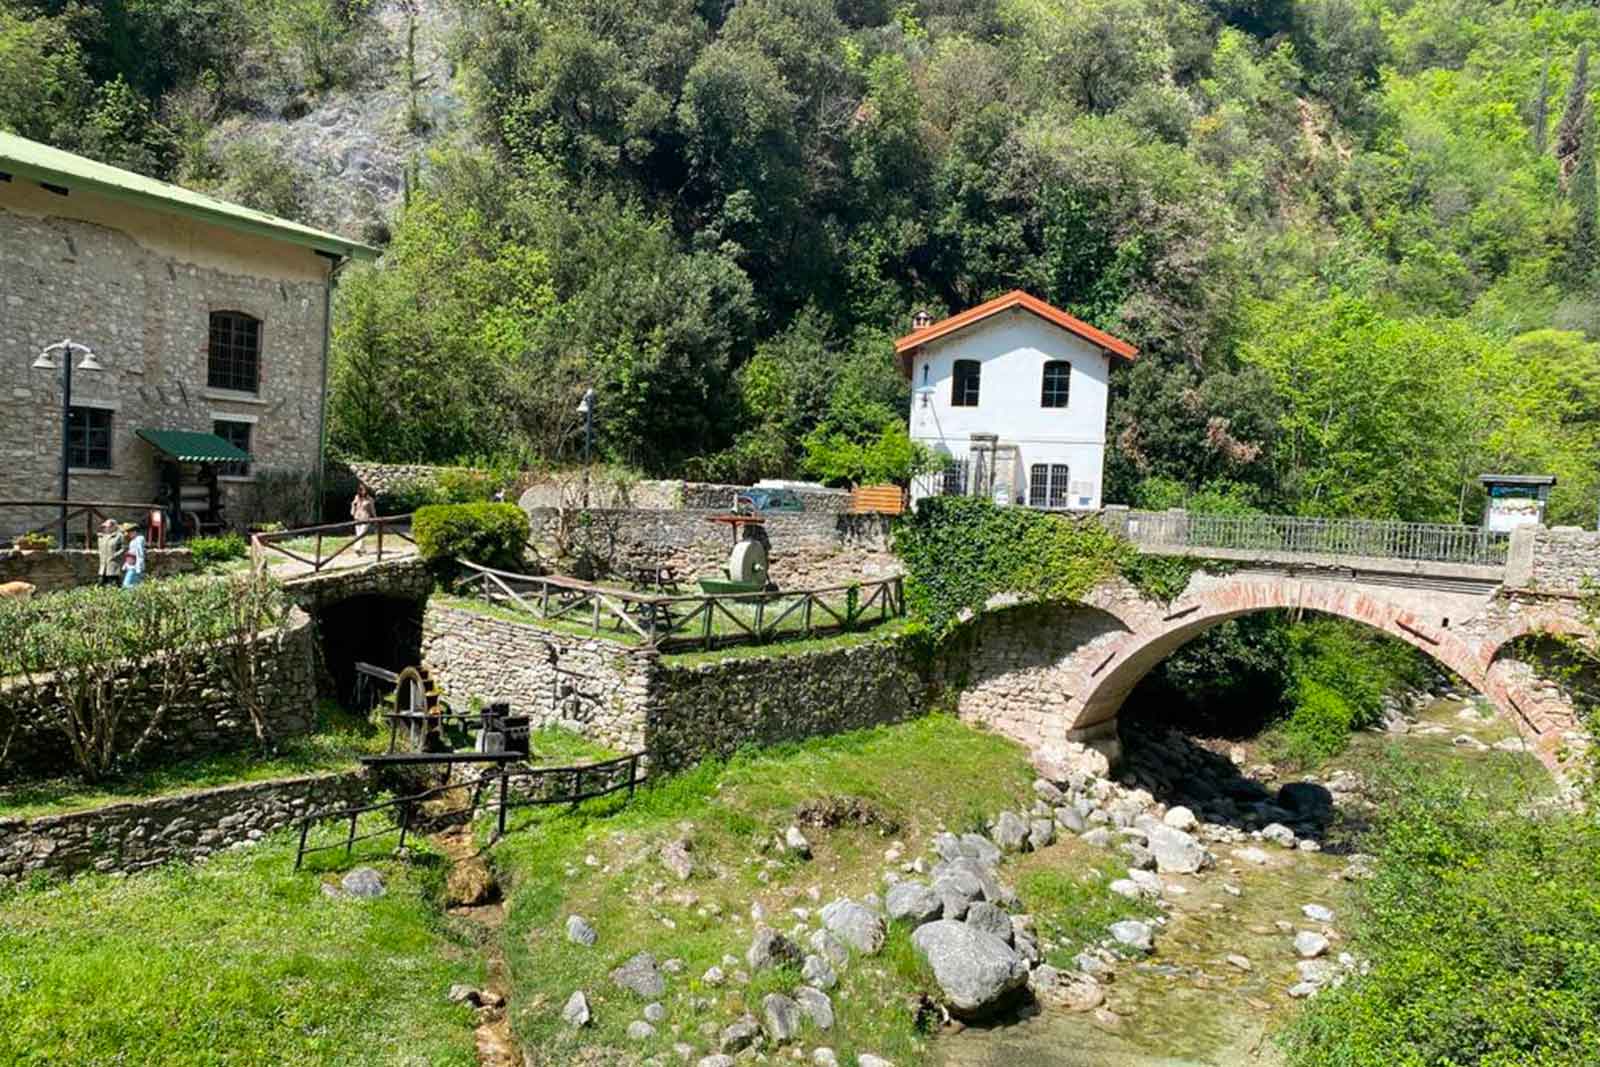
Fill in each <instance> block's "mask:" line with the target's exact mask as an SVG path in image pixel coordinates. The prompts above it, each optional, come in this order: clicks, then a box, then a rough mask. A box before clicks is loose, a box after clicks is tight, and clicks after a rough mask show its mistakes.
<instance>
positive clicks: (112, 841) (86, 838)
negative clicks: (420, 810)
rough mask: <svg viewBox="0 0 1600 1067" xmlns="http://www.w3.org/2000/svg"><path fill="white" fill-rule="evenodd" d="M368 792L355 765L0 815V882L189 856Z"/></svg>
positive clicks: (360, 799)
mask: <svg viewBox="0 0 1600 1067" xmlns="http://www.w3.org/2000/svg"><path fill="white" fill-rule="evenodd" d="M367 799H368V780H367V777H366V776H365V775H364V774H362V773H361V772H359V771H344V772H340V773H335V774H319V775H312V776H309V777H303V778H283V779H277V780H274V781H268V782H249V783H247V784H244V785H230V786H220V787H218V788H216V789H207V790H203V791H201V792H196V793H181V794H178V795H175V796H170V797H161V798H158V799H155V800H143V801H131V802H128V803H125V804H113V805H110V806H108V807H103V808H97V809H95V810H93V811H83V812H74V813H71V814H67V815H45V816H41V817H39V818H35V819H0V882H6V881H14V880H17V879H20V878H24V877H26V876H28V875H30V874H34V873H35V872H49V873H52V874H63V875H65V874H72V873H75V872H78V871H85V870H95V871H100V872H103V873H109V872H113V871H120V872H127V871H137V870H141V869H143V868H145V867H153V866H155V865H157V864H160V863H167V862H170V861H172V860H189V859H197V858H199V857H202V856H209V855H211V854H212V853H215V852H220V851H222V850H223V849H226V848H229V847H231V846H235V845H238V844H240V843H241V842H247V841H256V840H259V839H260V838H262V837H264V836H265V835H266V834H268V833H270V832H271V831H273V830H278V829H281V828H283V827H285V826H289V825H292V824H294V823H295V822H297V821H298V820H299V819H300V818H301V817H302V816H304V815H308V814H310V813H312V812H314V811H318V810H321V809H324V808H336V807H348V806H354V805H357V804H361V803H364V802H365V801H366V800H367Z"/></svg>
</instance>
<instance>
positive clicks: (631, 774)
mask: <svg viewBox="0 0 1600 1067" xmlns="http://www.w3.org/2000/svg"><path fill="white" fill-rule="evenodd" d="M638 785H639V755H638V753H634V754H633V755H631V756H629V757H628V799H629V800H632V799H633V791H634V789H636V788H637V787H638Z"/></svg>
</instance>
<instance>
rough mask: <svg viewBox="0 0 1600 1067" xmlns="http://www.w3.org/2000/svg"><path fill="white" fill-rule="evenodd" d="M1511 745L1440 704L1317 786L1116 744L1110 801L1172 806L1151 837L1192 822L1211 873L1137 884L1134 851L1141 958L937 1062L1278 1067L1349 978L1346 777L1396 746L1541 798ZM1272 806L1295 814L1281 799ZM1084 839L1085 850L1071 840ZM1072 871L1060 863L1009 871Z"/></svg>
mask: <svg viewBox="0 0 1600 1067" xmlns="http://www.w3.org/2000/svg"><path fill="white" fill-rule="evenodd" d="M1515 737H1516V734H1515V731H1514V729H1512V727H1511V726H1510V725H1509V724H1507V723H1505V722H1504V721H1503V720H1501V719H1499V718H1498V717H1496V716H1495V715H1494V714H1493V713H1492V712H1490V711H1488V710H1487V709H1486V708H1485V707H1484V706H1483V705H1482V704H1481V703H1479V702H1476V701H1472V700H1468V699H1465V698H1464V696H1463V695H1461V694H1450V695H1448V696H1446V697H1444V698H1437V699H1428V700H1427V701H1418V702H1414V703H1412V704H1411V705H1410V707H1409V708H1405V709H1396V712H1395V714H1393V715H1391V717H1390V721H1389V723H1388V728H1387V729H1386V730H1385V731H1383V732H1381V733H1380V732H1373V733H1368V734H1363V735H1360V736H1358V737H1357V738H1356V739H1354V741H1353V743H1352V745H1351V747H1350V749H1349V750H1348V751H1347V752H1346V753H1345V754H1343V755H1342V756H1340V757H1339V758H1337V759H1335V760H1333V761H1330V764H1329V765H1328V766H1326V767H1323V768H1318V769H1317V772H1316V773H1315V774H1304V775H1295V776H1293V777H1292V778H1286V777H1285V776H1283V775H1281V774H1280V773H1279V771H1278V769H1277V768H1275V767H1273V766H1272V765H1271V764H1269V763H1266V762H1264V761H1262V760H1260V759H1259V758H1258V753H1257V751H1256V748H1255V746H1254V745H1250V744H1237V743H1229V742H1217V743H1211V742H1199V741H1195V740H1192V739H1189V738H1186V737H1183V736H1182V735H1179V734H1176V733H1171V734H1160V735H1150V734H1141V733H1139V732H1138V731H1137V730H1129V731H1126V733H1125V741H1126V742H1127V744H1128V759H1127V761H1126V762H1127V768H1126V771H1125V776H1124V778H1123V779H1122V782H1121V783H1120V784H1121V785H1122V788H1123V790H1125V791H1129V790H1148V791H1149V792H1150V793H1151V794H1152V795H1153V797H1154V798H1155V810H1159V809H1160V808H1161V806H1162V803H1163V801H1167V802H1172V803H1173V804H1177V803H1178V802H1182V806H1181V807H1179V808H1177V809H1176V810H1178V812H1179V814H1178V817H1177V818H1176V819H1173V818H1171V813H1172V811H1173V810H1174V808H1173V807H1170V806H1169V807H1168V808H1167V814H1166V815H1165V816H1164V817H1163V821H1164V823H1166V822H1174V821H1175V822H1177V823H1179V824H1180V825H1186V824H1187V823H1188V819H1189V818H1190V817H1191V816H1193V817H1196V818H1197V819H1199V820H1202V821H1199V822H1197V823H1196V824H1195V825H1193V826H1192V827H1190V830H1191V831H1192V833H1193V836H1195V837H1196V839H1197V840H1199V841H1201V842H1203V843H1204V847H1205V848H1206V849H1207V851H1208V852H1210V854H1211V855H1212V857H1213V858H1214V860H1213V863H1212V864H1211V865H1210V866H1209V867H1205V868H1203V869H1200V870H1198V871H1196V872H1194V873H1186V874H1180V873H1175V872H1174V873H1162V874H1159V875H1158V876H1156V877H1154V878H1152V877H1151V876H1150V874H1149V873H1147V872H1143V871H1140V870H1139V868H1138V862H1137V861H1140V860H1142V857H1141V856H1139V855H1138V854H1136V853H1133V854H1132V855H1131V858H1133V859H1134V860H1135V861H1136V863H1135V864H1134V865H1133V866H1131V867H1130V870H1129V872H1128V879H1129V880H1130V881H1133V882H1134V887H1135V888H1136V889H1137V890H1139V891H1140V892H1142V893H1145V894H1149V892H1150V890H1151V889H1155V892H1156V896H1155V899H1156V900H1157V902H1158V907H1159V909H1160V914H1159V916H1158V917H1157V918H1156V919H1154V920H1153V921H1152V922H1151V924H1150V926H1151V931H1152V934H1153V936H1152V939H1151V940H1152V945H1151V951H1150V952H1149V954H1148V955H1145V956H1143V957H1142V958H1140V957H1135V958H1133V959H1122V960H1117V961H1115V962H1114V963H1111V964H1110V965H1109V966H1108V967H1106V969H1104V970H1103V971H1101V972H1100V973H1097V974H1096V975H1095V976H1094V978H1095V982H1096V984H1097V986H1098V987H1099V989H1100V990H1101V992H1102V996H1103V999H1102V1001H1101V1003H1100V1004H1099V1006H1098V1007H1097V1008H1096V1009H1095V1010H1093V1011H1088V1010H1072V1009H1073V1008H1074V1007H1076V1008H1080V1009H1081V1008H1082V1007H1083V1004H1081V1003H1080V1004H1076V1005H1071V1004H1060V1003H1056V1004H1052V1003H1051V998H1049V997H1042V998H1041V1003H1040V1004H1039V1005H1037V1006H1030V1007H1028V1008H1025V1009H1023V1010H1022V1011H1020V1012H1017V1013H1013V1014H1011V1015H1009V1016H1006V1017H1003V1018H1001V1019H999V1020H996V1021H994V1022H992V1023H990V1024H987V1025H982V1026H967V1027H964V1028H962V1029H960V1030H958V1031H953V1032H949V1033H947V1034H945V1035H944V1036H943V1037H942V1038H941V1039H940V1040H939V1041H938V1042H936V1044H935V1051H936V1054H937V1055H936V1062H938V1063H940V1064H942V1065H944V1067H990V1065H993V1067H1000V1065H1002V1064H1004V1065H1005V1067H1031V1065H1040V1067H1043V1065H1045V1064H1049V1065H1052V1067H1113V1065H1115V1067H1179V1065H1183V1067H1189V1065H1218V1067H1221V1065H1230V1067H1231V1065H1238V1064H1268V1065H1270V1064H1276V1063H1280V1062H1281V1060H1280V1057H1279V1055H1278V1052H1277V1049H1276V1046H1275V1045H1274V1043H1273V1041H1272V1033H1273V1031H1274V1030H1275V1029H1276V1028H1277V1026H1278V1025H1280V1024H1281V1022H1282V1021H1283V1020H1284V1019H1285V1018H1286V1017H1287V1016H1288V1013H1290V1012H1293V1011H1294V1010H1296V1007H1297V1005H1298V1003H1300V1002H1301V1001H1302V1000H1304V999H1305V998H1308V997H1312V996H1315V995H1317V993H1318V992H1319V991H1320V990H1321V989H1322V988H1324V987H1325V986H1326V985H1328V984H1329V983H1333V982H1338V981H1341V980H1343V976H1344V975H1346V974H1348V973H1349V972H1351V971H1353V970H1355V969H1358V968H1359V967H1360V966H1361V962H1360V959H1359V946H1357V945H1354V944H1352V943H1351V942H1350V941H1349V930H1350V927H1349V924H1348V918H1349V916H1350V915H1351V912H1352V909H1353V905H1354V900H1355V895H1356V884H1357V883H1358V882H1359V881H1360V879H1361V878H1362V877H1363V876H1364V872H1365V870H1366V860H1365V857H1363V856H1361V855H1360V854H1359V852H1356V851H1355V849H1356V845H1357V841H1358V838H1359V833H1360V829H1361V827H1362V825H1363V824H1364V813H1365V811H1366V810H1367V808H1368V805H1369V801H1368V800H1367V798H1366V796H1365V794H1364V784H1365V783H1364V780H1363V778H1362V775H1361V773H1360V771H1361V769H1362V768H1363V767H1366V768H1370V767H1371V766H1372V765H1373V762H1374V761H1375V760H1377V759H1380V758H1382V753H1383V751H1384V750H1388V749H1395V748H1398V750H1399V751H1401V752H1402V753H1403V754H1404V755H1405V756H1406V757H1407V758H1408V759H1415V760H1420V761H1424V762H1427V763H1444V762H1456V761H1468V762H1470V761H1480V760H1496V761H1501V763H1502V766H1503V767H1507V768H1510V769H1511V770H1512V771H1513V773H1517V774H1524V773H1525V774H1527V775H1528V776H1529V777H1530V779H1532V780H1535V781H1540V780H1542V782H1543V784H1545V785H1546V786H1549V787H1550V788H1549V789H1548V790H1547V791H1549V792H1553V791H1554V790H1553V783H1551V782H1549V779H1548V776H1547V775H1545V772H1544V771H1543V769H1542V768H1541V767H1540V766H1539V765H1538V764H1537V762H1536V761H1535V760H1533V759H1532V757H1531V756H1528V755H1526V754H1524V753H1522V752H1521V749H1520V745H1519V744H1518V743H1517V742H1516V741H1515ZM1285 786H1287V787H1288V788H1287V789H1285ZM1124 795H1125V796H1126V795H1127V794H1126V793H1124ZM1134 795H1136V796H1137V793H1135V794H1134ZM1286 796H1287V798H1288V800H1289V801H1292V800H1295V799H1296V798H1299V799H1300V800H1301V801H1302V805H1296V804H1294V803H1288V802H1286V800H1285V797H1286ZM1190 805H1192V807H1190ZM1113 810H1115V809H1114V808H1113ZM1313 811H1314V812H1315V814H1314V815H1313V814H1311V812H1313ZM1213 820H1214V821H1213ZM1268 820H1271V821H1268ZM1280 820H1281V821H1280ZM1284 829H1288V831H1289V833H1291V834H1293V838H1292V839H1291V838H1290V837H1288V836H1285V835H1284V834H1283V833H1282V831H1283V830H1284ZM1082 843H1083V837H1082V836H1080V837H1079V838H1078V840H1077V841H1076V842H1073V844H1074V845H1079V846H1081V844H1082ZM1121 844H1122V847H1124V848H1125V847H1126V845H1125V843H1121ZM1291 845H1292V847H1291ZM1081 862H1082V857H1081V856H1080V855H1079V854H1078V853H1077V851H1076V850H1075V849H1073V850H1067V851H1063V852H1058V853H1039V854H1037V855H1036V856H1032V857H1027V858H1026V859H1025V860H1024V861H1023V863H1024V864H1027V863H1035V864H1062V863H1067V864H1071V863H1081ZM1157 887H1158V888H1157Z"/></svg>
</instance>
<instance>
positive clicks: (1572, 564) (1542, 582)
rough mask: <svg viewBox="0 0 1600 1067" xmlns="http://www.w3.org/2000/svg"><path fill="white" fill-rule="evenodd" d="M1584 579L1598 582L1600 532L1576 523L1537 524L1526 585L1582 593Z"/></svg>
mask: <svg viewBox="0 0 1600 1067" xmlns="http://www.w3.org/2000/svg"><path fill="white" fill-rule="evenodd" d="M1585 579H1587V580H1589V581H1591V582H1596V583H1600V533H1596V532H1595V531H1593V530H1582V529H1579V528H1578V527H1576V526H1557V527H1555V528H1554V529H1546V528H1544V527H1540V528H1539V529H1538V530H1537V531H1536V532H1535V533H1534V538H1533V571H1532V574H1531V576H1530V579H1529V581H1528V588H1530V589H1534V590H1537V591H1539V592H1541V593H1581V592H1583V590H1584V581H1585Z"/></svg>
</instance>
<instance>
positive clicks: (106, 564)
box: [96, 519, 128, 586]
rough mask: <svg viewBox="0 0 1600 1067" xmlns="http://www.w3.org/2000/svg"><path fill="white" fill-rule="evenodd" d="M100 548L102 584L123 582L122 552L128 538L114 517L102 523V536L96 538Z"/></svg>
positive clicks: (114, 584) (112, 584)
mask: <svg viewBox="0 0 1600 1067" xmlns="http://www.w3.org/2000/svg"><path fill="white" fill-rule="evenodd" d="M96 540H97V543H98V545H99V548H100V584H101V585H111V586H116V585H121V584H122V553H123V552H124V551H125V550H126V549H127V547H128V540H127V538H125V537H124V536H123V535H122V529H121V527H119V526H118V525H117V524H116V522H115V521H114V520H112V519H107V520H106V521H105V522H102V523H101V524H100V536H99V537H98V538H97V539H96Z"/></svg>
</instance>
